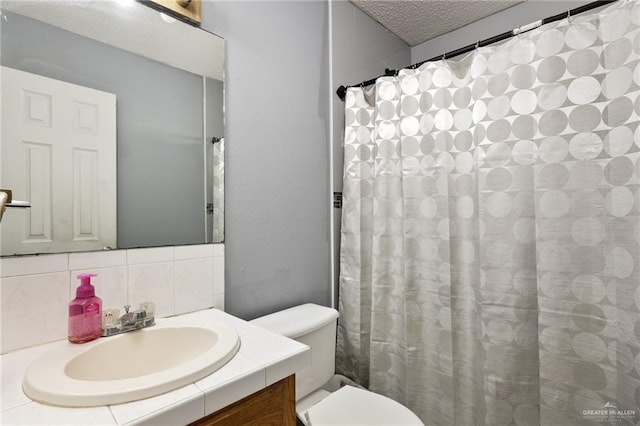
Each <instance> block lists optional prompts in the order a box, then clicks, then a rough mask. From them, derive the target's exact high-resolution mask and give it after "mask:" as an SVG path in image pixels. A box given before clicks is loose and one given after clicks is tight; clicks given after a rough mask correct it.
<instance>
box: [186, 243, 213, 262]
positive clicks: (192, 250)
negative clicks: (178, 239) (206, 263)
mask: <svg viewBox="0 0 640 426" xmlns="http://www.w3.org/2000/svg"><path fill="white" fill-rule="evenodd" d="M217 245H220V244H215V245H214V244H196V245H192V246H176V251H175V260H187V259H198V258H203V257H204V258H206V257H213V251H214V249H213V248H214V247H215V246H217Z"/></svg>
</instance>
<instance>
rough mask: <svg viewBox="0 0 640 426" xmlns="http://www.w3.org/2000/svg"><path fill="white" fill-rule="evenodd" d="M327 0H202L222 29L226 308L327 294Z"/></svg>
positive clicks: (239, 310) (267, 307)
mask: <svg viewBox="0 0 640 426" xmlns="http://www.w3.org/2000/svg"><path fill="white" fill-rule="evenodd" d="M327 7H328V5H327V2H326V1H207V2H204V4H203V9H202V13H203V18H202V21H203V23H202V27H203V28H204V29H207V30H209V31H211V32H214V33H216V34H218V35H220V36H222V37H224V38H225V41H226V60H225V67H226V69H225V149H226V154H227V156H226V164H225V173H226V196H225V208H226V217H225V279H226V289H225V298H226V299H225V308H226V310H227V311H228V312H230V313H231V314H233V315H237V316H239V317H241V318H245V319H250V318H254V317H256V316H259V315H262V314H266V313H269V312H273V311H275V310H278V309H282V308H286V307H289V306H292V305H296V304H299V303H304V302H315V303H319V304H322V305H328V304H329V303H330V300H329V299H330V272H329V271H330V268H329V253H330V249H329V206H328V204H329V203H328V194H329V185H328V182H329V178H328V170H329V165H328V164H329V163H328V162H329V154H328V152H329V142H328V141H329V128H328V109H329V108H328V102H329V100H328V95H327V94H328V92H329V86H328V78H329V67H328V44H327V43H328V38H327V35H328V24H327Z"/></svg>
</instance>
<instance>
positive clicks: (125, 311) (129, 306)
mask: <svg viewBox="0 0 640 426" xmlns="http://www.w3.org/2000/svg"><path fill="white" fill-rule="evenodd" d="M129 309H131V305H124V313H125V314H128V313H129Z"/></svg>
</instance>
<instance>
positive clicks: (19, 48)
mask: <svg viewBox="0 0 640 426" xmlns="http://www.w3.org/2000/svg"><path fill="white" fill-rule="evenodd" d="M0 5H1V7H2V16H1V21H0V29H1V38H0V44H1V56H0V62H1V65H2V74H1V75H2V111H3V115H2V141H1V143H2V156H1V157H0V160H1V161H2V177H1V182H0V187H3V188H8V189H12V190H13V194H14V198H15V199H17V200H26V201H29V202H30V203H31V208H29V209H17V208H11V209H9V210H7V211H6V212H5V214H4V217H3V219H2V223H1V224H0V231H1V237H2V249H1V252H0V254H1V255H2V256H10V255H15V254H33V253H55V252H72V251H87V250H104V249H115V248H133V247H153V246H165V245H183V244H202V243H211V242H222V241H223V239H224V205H223V200H224V139H223V122H224V120H223V64H224V40H223V39H222V38H220V37H218V36H216V35H214V34H211V33H208V32H206V31H204V30H202V29H200V28H196V27H193V26H191V25H188V24H186V23H183V22H180V21H177V20H175V19H173V18H171V17H170V16H167V15H165V14H163V13H160V12H158V11H157V10H154V9H151V8H149V7H147V6H145V5H143V4H141V3H138V2H136V1H133V0H110V1H90V0H89V1H64V2H60V1H44V2H24V1H2V3H0Z"/></svg>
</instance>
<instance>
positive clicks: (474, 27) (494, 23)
mask: <svg viewBox="0 0 640 426" xmlns="http://www.w3.org/2000/svg"><path fill="white" fill-rule="evenodd" d="M587 3H591V1H582V0H572V1H550V0H528V1H526V2H524V3H520V4H517V5H515V6H512V7H510V8H509V9H506V10H503V11H502V12H498V13H495V14H493V15H491V16H488V17H486V18H484V19H481V20H479V21H476V22H473V23H471V24H469V25H466V26H464V27H462V28H459V29H457V30H455V31H451V32H449V33H447V34H444V35H441V36H440V37H436V38H434V39H432V40H429V41H426V42H424V43H422V44H420V45H418V46H415V47H413V48H412V49H411V62H412V63H416V62H420V61H424V60H425V59H429V58H433V57H434V56H437V55H441V54H442V53H443V52H450V51H452V50H455V49H458V48H460V47H463V46H468V45H470V44H475V43H476V42H477V41H478V40H484V39H487V38H490V37H493V36H495V35H498V34H500V33H503V32H506V31H510V30H512V29H514V28H518V27H520V26H522V25H527V24H530V23H532V22H535V21H537V20H539V19H544V18H547V17H549V16H554V15H557V14H559V13H562V12H566V11H567V10H570V9H575V8H576V7H579V6H582V5H584V4H587Z"/></svg>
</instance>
